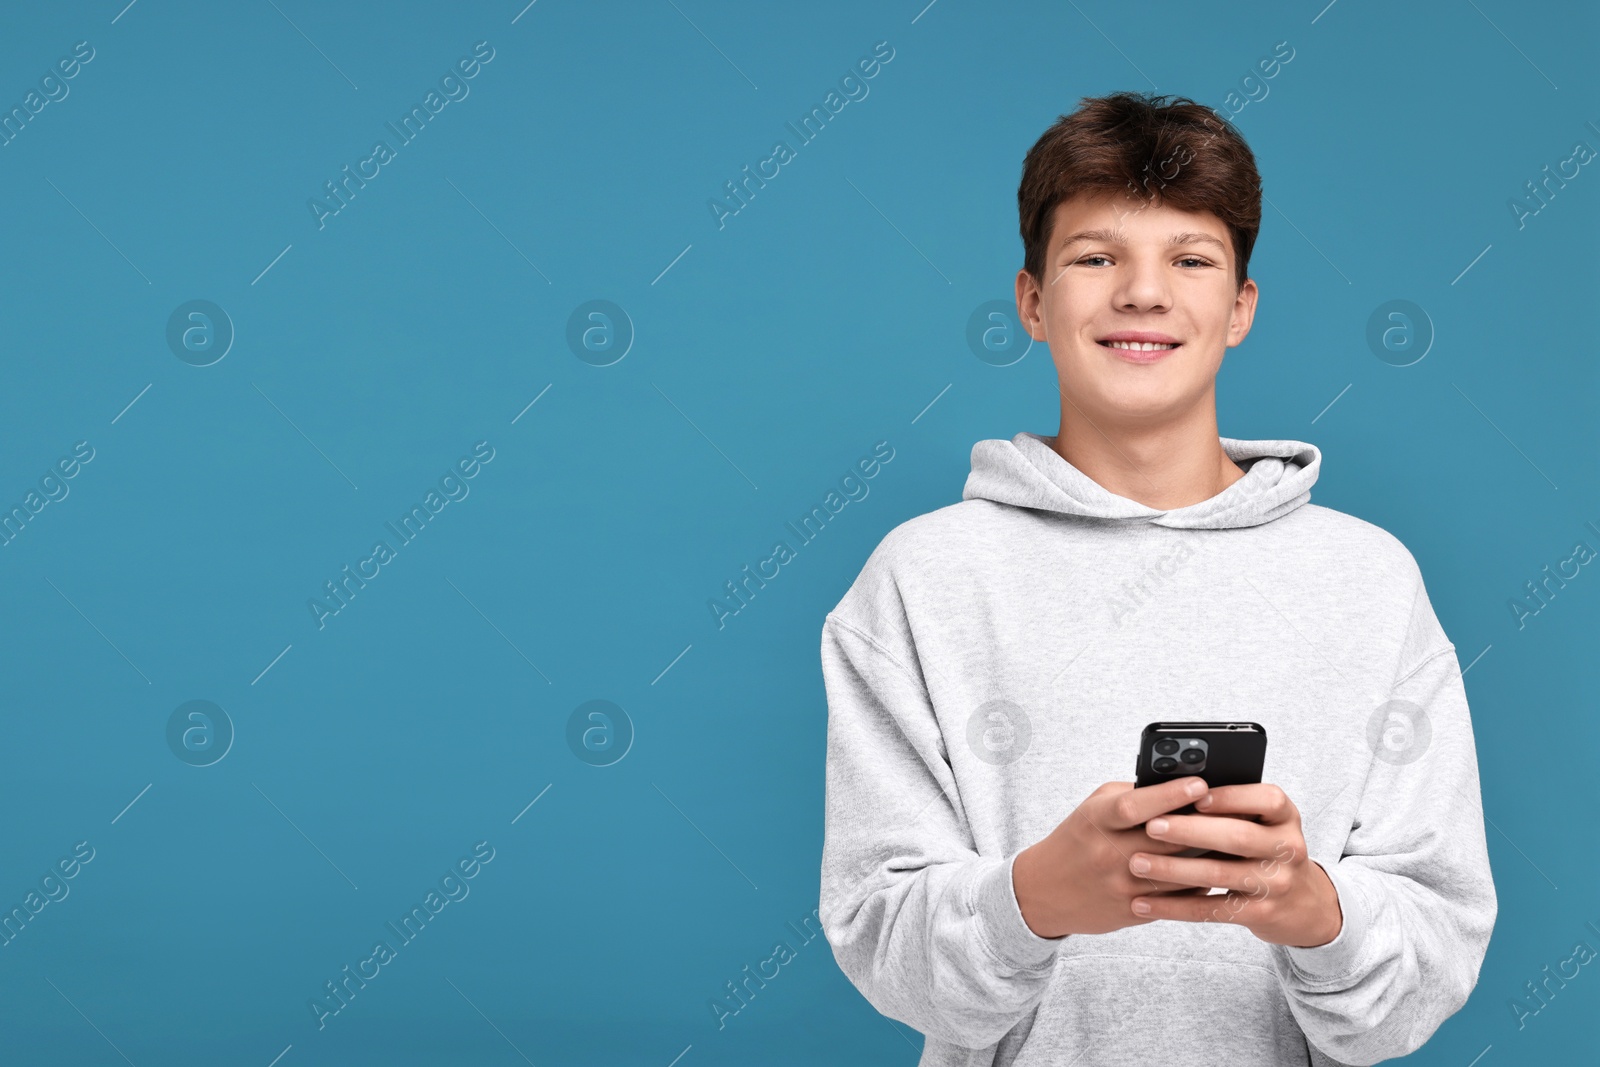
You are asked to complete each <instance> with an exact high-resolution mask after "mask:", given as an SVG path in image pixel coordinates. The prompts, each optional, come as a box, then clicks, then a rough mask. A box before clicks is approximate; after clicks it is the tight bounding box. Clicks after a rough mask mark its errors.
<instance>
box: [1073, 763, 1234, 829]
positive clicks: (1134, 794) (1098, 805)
mask: <svg viewBox="0 0 1600 1067" xmlns="http://www.w3.org/2000/svg"><path fill="white" fill-rule="evenodd" d="M1205 792H1206V782H1205V779H1204V778H1197V777H1194V776H1190V777H1187V778H1174V779H1173V780H1172V781H1170V782H1162V783H1160V784H1159V785H1147V786H1142V787H1140V788H1137V789H1125V790H1121V791H1118V792H1115V793H1112V792H1107V793H1104V794H1101V795H1100V796H1098V797H1095V798H1091V799H1090V800H1086V801H1084V802H1083V804H1082V805H1081V806H1080V808H1079V810H1080V811H1081V810H1083V809H1084V808H1091V807H1092V808H1094V809H1095V810H1094V813H1093V817H1094V819H1095V821H1096V822H1097V823H1098V824H1099V825H1100V826H1101V827H1103V828H1105V829H1110V830H1129V829H1132V828H1133V827H1135V826H1140V825H1143V824H1144V823H1146V822H1148V821H1150V819H1151V818H1152V817H1154V816H1156V815H1160V814H1162V813H1163V812H1168V811H1171V810H1172V809H1174V808H1181V807H1183V806H1184V805H1185V804H1189V803H1192V802H1193V801H1194V799H1195V798H1196V797H1198V796H1203V795H1204V794H1205Z"/></svg>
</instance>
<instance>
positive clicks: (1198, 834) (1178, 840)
mask: <svg viewBox="0 0 1600 1067" xmlns="http://www.w3.org/2000/svg"><path fill="white" fill-rule="evenodd" d="M1152 788H1156V787H1152ZM1174 806H1175V807H1179V806H1181V805H1174ZM1195 808H1196V810H1198V811H1200V812H1203V813H1204V814H1198V815H1167V816H1164V817H1161V818H1153V819H1151V820H1150V822H1149V823H1148V824H1147V825H1146V826H1145V832H1146V833H1147V834H1148V836H1149V837H1150V838H1152V839H1153V840H1158V841H1160V842H1161V843H1162V844H1163V845H1164V846H1180V847H1191V846H1192V847H1197V848H1210V849H1216V850H1218V851H1220V852H1228V853H1231V854H1233V855H1235V856H1239V857H1241V858H1240V859H1231V860H1230V859H1211V858H1204V857H1199V856H1196V857H1192V858H1190V857H1182V856H1174V855H1171V854H1170V853H1171V852H1174V851H1177V849H1174V848H1171V847H1167V848H1163V849H1158V850H1149V849H1141V850H1140V851H1138V852H1135V853H1133V854H1132V855H1130V856H1129V859H1128V870H1129V873H1130V874H1134V875H1135V876H1142V877H1148V878H1151V879H1156V880H1165V881H1166V882H1168V883H1176V884H1179V885H1185V886H1197V887H1205V888H1207V889H1210V888H1213V887H1215V888H1220V889H1226V890H1227V891H1228V893H1227V896H1222V895H1221V894H1215V895H1209V896H1185V895H1182V894H1173V893H1167V894H1151V893H1145V894H1140V895H1138V896H1136V897H1135V898H1134V899H1133V900H1132V901H1131V902H1130V907H1131V911H1132V914H1134V915H1137V916H1140V917H1142V918H1147V919H1175V920H1177V921H1179V922H1236V923H1238V924H1239V925H1241V926H1244V927H1246V928H1248V929H1249V930H1250V932H1251V933H1253V934H1255V935H1256V936H1257V937H1259V938H1260V939H1261V940H1263V941H1267V942H1270V943H1272V944H1275V945H1293V946H1298V947H1303V948H1310V947H1315V946H1317V945H1325V944H1327V943H1328V942H1329V941H1332V940H1333V939H1334V938H1335V937H1337V936H1339V931H1340V930H1341V929H1343V925H1344V915H1343V912H1342V911H1341V910H1340V908H1339V894H1338V892H1337V890H1335V889H1334V886H1333V882H1332V881H1330V880H1329V878H1328V874H1327V872H1326V871H1324V870H1323V869H1322V867H1321V865H1319V864H1318V863H1317V862H1316V861H1314V860H1312V859H1311V858H1310V857H1308V856H1307V855H1306V840H1305V836H1304V835H1303V834H1302V833H1301V829H1300V809H1298V808H1296V807H1295V806H1294V803H1293V802H1292V801H1291V800H1290V799H1289V798H1288V796H1287V795H1286V794H1285V793H1284V791H1283V790H1282V789H1280V788H1278V787H1277V786H1275V785H1270V784H1266V783H1263V784H1260V785H1225V786H1218V787H1217V788H1216V789H1213V790H1212V791H1211V792H1210V793H1209V794H1207V795H1206V796H1202V797H1201V798H1200V799H1199V800H1196V801H1195ZM1238 815H1244V816H1251V815H1256V816H1260V820H1261V821H1260V822H1249V821H1246V820H1244V819H1239V818H1231V817H1230V816H1238Z"/></svg>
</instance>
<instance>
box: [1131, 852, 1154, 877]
mask: <svg viewBox="0 0 1600 1067" xmlns="http://www.w3.org/2000/svg"><path fill="white" fill-rule="evenodd" d="M1128 866H1130V867H1132V868H1133V873H1134V874H1145V873H1148V872H1149V870H1150V861H1149V860H1148V859H1146V858H1145V857H1143V856H1135V857H1133V861H1132V862H1131V863H1130V864H1129V865H1128Z"/></svg>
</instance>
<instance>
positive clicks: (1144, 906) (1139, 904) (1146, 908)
mask: <svg viewBox="0 0 1600 1067" xmlns="http://www.w3.org/2000/svg"><path fill="white" fill-rule="evenodd" d="M1133 913H1134V914H1135V915H1149V914H1150V902H1149V901H1147V900H1136V901H1134V902H1133Z"/></svg>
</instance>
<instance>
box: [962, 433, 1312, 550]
mask: <svg viewBox="0 0 1600 1067" xmlns="http://www.w3.org/2000/svg"><path fill="white" fill-rule="evenodd" d="M1051 440H1052V439H1051V438H1047V437H1042V436H1040V435H1039V434H1036V433H1029V432H1027V431H1024V432H1022V433H1019V434H1017V435H1016V436H1015V437H1013V438H1012V439H1011V440H1009V441H1001V440H998V439H996V440H989V441H979V442H978V443H977V444H975V445H973V446H972V473H971V474H969V475H968V476H967V484H966V486H965V487H964V488H963V489H962V491H961V499H963V500H992V501H994V502H995V503H997V504H1012V505H1015V506H1016V507H1022V508H1034V509H1037V510H1040V511H1053V512H1057V513H1059V514H1062V515H1077V516H1080V517H1083V518H1093V519H1109V520H1117V521H1124V522H1149V523H1154V524H1155V525H1157V526H1170V527H1174V528H1176V529H1182V530H1224V529H1232V528H1235V527H1241V526H1259V525H1261V524H1262V523H1265V522H1271V521H1272V520H1273V519H1276V518H1280V517H1281V516H1284V515H1287V514H1289V512H1291V511H1293V510H1295V509H1296V508H1298V507H1299V506H1300V505H1301V504H1304V503H1306V502H1307V501H1308V500H1310V499H1311V486H1312V484H1313V483H1314V482H1316V480H1317V473H1318V471H1320V470H1321V468H1322V453H1321V452H1320V451H1319V450H1318V449H1317V447H1316V446H1315V445H1309V444H1306V443H1305V442H1304V441H1240V440H1236V439H1234V438H1232V437H1219V438H1218V440H1219V441H1220V442H1221V444H1222V449H1223V451H1224V452H1226V453H1227V454H1228V457H1229V458H1230V459H1232V460H1234V461H1235V462H1236V463H1238V464H1239V466H1241V467H1243V468H1245V476H1244V477H1243V478H1240V479H1239V480H1238V481H1236V482H1234V483H1233V484H1232V485H1230V486H1228V488H1226V489H1224V490H1223V491H1222V492H1220V493H1218V494H1217V495H1216V496H1214V497H1211V498H1210V499H1209V500H1202V501H1200V502H1199V503H1195V504H1190V505H1189V506H1188V507H1182V508H1174V509H1172V510H1170V511H1161V510H1160V509H1158V508H1151V507H1146V506H1145V505H1143V504H1141V503H1139V502H1138V501H1137V500H1130V499H1128V498H1127V497H1124V496H1118V495H1117V494H1115V493H1113V492H1111V491H1110V490H1108V489H1106V488H1105V487H1103V486H1101V485H1100V484H1099V483H1098V482H1096V481H1094V480H1093V479H1092V478H1090V477H1089V476H1088V475H1086V474H1084V473H1083V472H1082V471H1080V470H1079V469H1078V468H1076V467H1074V466H1073V465H1072V464H1070V463H1068V462H1067V461H1066V460H1064V459H1062V458H1061V457H1060V456H1059V455H1057V454H1056V452H1055V450H1054V449H1052V448H1051V447H1050V441H1051Z"/></svg>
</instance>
